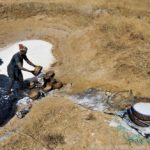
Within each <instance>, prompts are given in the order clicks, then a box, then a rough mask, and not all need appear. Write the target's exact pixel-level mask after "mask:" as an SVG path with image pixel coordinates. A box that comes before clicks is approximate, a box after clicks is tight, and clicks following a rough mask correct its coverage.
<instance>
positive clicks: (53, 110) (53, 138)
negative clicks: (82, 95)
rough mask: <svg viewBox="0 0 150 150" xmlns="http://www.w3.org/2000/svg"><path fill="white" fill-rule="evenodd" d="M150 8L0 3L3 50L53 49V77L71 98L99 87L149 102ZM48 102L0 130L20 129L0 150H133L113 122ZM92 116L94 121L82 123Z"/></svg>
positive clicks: (84, 2) (115, 0)
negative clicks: (21, 46)
mask: <svg viewBox="0 0 150 150" xmlns="http://www.w3.org/2000/svg"><path fill="white" fill-rule="evenodd" d="M149 7H150V2H149V0H142V1H141V0H134V1H130V0H122V1H119V0H112V1H111V2H110V1H108V0H101V1H99V0H93V1H91V2H89V1H88V0H80V1H79V0H76V1H73V0H72V1H71V0H45V1H44V2H42V1H40V0H30V1H29V0H22V1H21V2H20V1H18V0H13V1H8V0H5V1H4V0H0V29H1V30H0V47H5V46H6V45H8V44H10V43H14V42H16V41H20V40H26V39H28V40H29V39H43V40H46V41H48V42H51V43H53V45H54V47H53V52H54V55H55V57H56V58H57V62H56V64H54V65H53V67H52V69H54V70H55V72H56V76H57V78H58V79H60V80H61V81H62V82H64V83H72V92H73V93H76V92H79V91H82V90H84V89H87V88H90V87H96V88H101V89H105V90H111V91H121V90H130V89H132V90H133V92H134V94H135V95H140V96H150V92H149V89H150V75H149V74H148V72H149V71H150V59H149V58H150V52H149V49H150V10H149ZM39 57H40V56H39ZM46 99H47V100H45V101H43V102H40V103H38V104H35V106H34V107H33V109H32V111H31V112H30V113H29V115H28V116H27V117H26V118H25V119H23V120H16V119H15V118H14V119H12V120H11V121H10V123H8V124H7V125H6V126H5V127H3V129H0V132H2V133H3V132H4V131H6V130H10V129H11V128H14V127H15V126H21V129H20V130H21V131H20V132H18V133H16V134H15V136H13V137H12V139H9V140H7V141H6V142H4V144H1V145H2V146H1V147H0V149H7V150H8V149H34V148H35V149H36V148H37V149H43V147H46V148H47V149H100V147H101V148H103V149H109V148H110V149H116V148H117V149H121V148H122V149H128V148H129V149H131V148H132V149H133V147H134V148H136V145H129V144H128V143H127V141H126V139H124V136H123V135H122V133H121V132H119V131H117V130H116V129H113V128H110V127H109V126H108V124H107V123H106V122H105V121H104V120H108V119H110V116H107V115H104V114H102V113H95V112H91V111H89V110H86V109H83V108H81V107H78V106H76V105H74V104H73V103H71V102H69V101H68V100H67V99H66V98H61V97H59V98H52V97H49V98H46ZM48 99H49V100H48ZM41 107H42V110H41ZM39 110H40V112H39ZM90 113H93V114H94V116H95V117H96V120H90V121H89V120H86V119H85V117H86V115H89V114H90ZM49 142H52V143H49ZM54 143H55V144H54ZM115 146H117V147H115ZM124 147H125V148H124ZM126 147H127V148H126ZM146 147H147V145H146V144H145V145H144V149H145V148H146Z"/></svg>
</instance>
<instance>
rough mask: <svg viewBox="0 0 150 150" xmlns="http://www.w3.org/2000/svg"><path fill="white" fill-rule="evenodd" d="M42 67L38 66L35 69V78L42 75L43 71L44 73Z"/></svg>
mask: <svg viewBox="0 0 150 150" xmlns="http://www.w3.org/2000/svg"><path fill="white" fill-rule="evenodd" d="M42 68H43V67H42V66H36V67H35V68H34V73H33V74H34V75H35V76H37V75H39V74H40V73H41V71H42Z"/></svg>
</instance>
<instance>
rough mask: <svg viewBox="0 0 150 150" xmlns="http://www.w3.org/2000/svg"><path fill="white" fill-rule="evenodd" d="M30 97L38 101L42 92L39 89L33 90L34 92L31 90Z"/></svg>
mask: <svg viewBox="0 0 150 150" xmlns="http://www.w3.org/2000/svg"><path fill="white" fill-rule="evenodd" d="M28 95H29V97H30V98H31V99H33V100H36V99H38V98H39V97H40V92H39V90H38V89H32V90H30V92H29V93H28Z"/></svg>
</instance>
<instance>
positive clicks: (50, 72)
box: [44, 70, 55, 80]
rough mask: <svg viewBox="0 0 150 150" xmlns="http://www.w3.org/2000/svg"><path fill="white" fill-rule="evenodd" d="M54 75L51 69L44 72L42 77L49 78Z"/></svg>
mask: <svg viewBox="0 0 150 150" xmlns="http://www.w3.org/2000/svg"><path fill="white" fill-rule="evenodd" d="M54 76H55V73H54V71H53V70H51V71H48V72H46V74H45V75H44V79H46V80H49V79H51V78H53V77H54Z"/></svg>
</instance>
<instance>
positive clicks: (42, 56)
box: [0, 40, 55, 79]
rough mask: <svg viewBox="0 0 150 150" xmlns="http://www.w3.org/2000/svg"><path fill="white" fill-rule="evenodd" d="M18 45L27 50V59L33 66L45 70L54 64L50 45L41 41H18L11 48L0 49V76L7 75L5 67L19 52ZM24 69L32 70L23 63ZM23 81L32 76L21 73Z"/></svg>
mask: <svg viewBox="0 0 150 150" xmlns="http://www.w3.org/2000/svg"><path fill="white" fill-rule="evenodd" d="M18 44H23V45H25V46H26V47H27V48H28V51H27V57H28V59H29V60H31V62H33V63H34V64H35V65H41V66H43V69H44V70H46V69H48V68H49V67H50V65H51V64H53V63H54V62H55V58H54V56H53V54H52V44H51V43H48V42H45V41H42V40H27V41H20V42H17V43H15V44H13V45H11V46H8V47H5V48H1V49H0V59H2V61H3V64H2V65H1V66H0V74H4V75H7V65H8V64H9V62H10V60H11V58H12V56H13V55H14V54H15V53H17V52H18V51H19V47H18ZM24 67H25V68H27V69H30V70H33V69H34V68H33V67H32V66H29V65H28V64H27V63H26V62H25V61H24ZM23 76H24V79H26V78H31V77H33V75H32V74H31V73H29V72H25V71H23Z"/></svg>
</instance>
